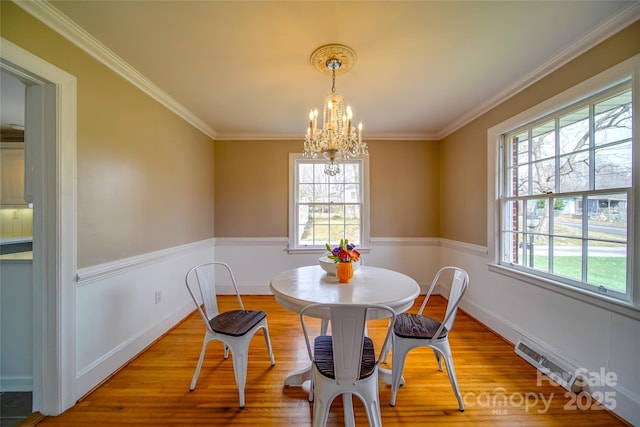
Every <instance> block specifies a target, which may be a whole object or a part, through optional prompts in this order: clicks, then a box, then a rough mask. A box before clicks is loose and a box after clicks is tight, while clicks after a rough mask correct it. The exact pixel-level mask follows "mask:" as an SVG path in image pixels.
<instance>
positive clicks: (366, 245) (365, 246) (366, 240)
mask: <svg viewBox="0 0 640 427" xmlns="http://www.w3.org/2000/svg"><path fill="white" fill-rule="evenodd" d="M298 160H308V159H305V158H304V157H303V156H302V154H301V153H289V195H288V196H289V236H288V239H289V248H288V249H287V250H288V252H289V253H325V252H326V249H323V248H302V247H296V244H295V218H296V203H295V200H294V198H295V183H296V179H295V178H296V169H295V168H296V162H297V161H298ZM359 160H361V161H362V184H363V186H364V187H363V192H362V193H363V194H362V218H361V221H362V243H361V244H360V245H359V246H358V251H360V252H361V253H367V252H368V251H369V249H370V240H371V234H370V230H371V221H370V211H371V209H370V198H369V195H370V190H369V188H370V185H369V156H364V157H363V158H362V159H359Z"/></svg>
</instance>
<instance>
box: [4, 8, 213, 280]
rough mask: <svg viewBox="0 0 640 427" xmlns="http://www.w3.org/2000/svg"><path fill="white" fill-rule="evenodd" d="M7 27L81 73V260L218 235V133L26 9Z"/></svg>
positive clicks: (12, 11) (10, 15)
mask: <svg viewBox="0 0 640 427" xmlns="http://www.w3.org/2000/svg"><path fill="white" fill-rule="evenodd" d="M0 28H1V33H0V34H1V35H2V37H3V38H5V39H7V40H10V41H11V42H13V43H15V44H17V45H18V46H20V47H22V48H23V49H26V50H28V51H30V52H32V53H33V54H35V55H37V56H39V57H40V58H42V59H44V60H45V61H47V62H49V63H51V64H53V65H55V66H57V67H59V68H61V69H63V70H65V71H66V72H68V73H69V74H72V75H74V76H75V77H76V78H77V92H78V95H77V109H78V116H77V120H78V132H77V175H78V178H77V196H78V199H77V203H78V206H77V209H78V210H77V212H78V215H77V222H78V266H79V267H86V266H91V265H95V264H100V263H104V262H107V261H113V260H117V259H121V258H124V257H128V256H133V255H137V254H142V253H146V252H150V251H154V250H159V249H164V248H168V247H172V246H176V245H181V244H186V243H190V242H194V241H198V240H203V239H207V238H211V237H213V206H214V201H213V143H212V141H211V139H210V138H209V137H207V136H206V135H204V134H203V133H201V132H200V131H198V130H196V129H195V128H193V127H192V126H191V125H189V124H188V123H187V122H185V121H184V120H182V119H180V118H179V117H178V116H176V115H175V114H173V113H172V112H171V111H169V110H168V109H166V108H165V107H163V106H162V105H160V104H158V103H157V102H156V101H154V100H153V99H151V98H150V97H149V96H147V95H146V94H144V93H143V92H141V91H140V90H138V89H137V88H135V87H134V86H132V85H131V84H130V83H128V82H127V81H125V80H124V79H122V78H121V77H119V76H118V75H116V74H115V73H113V72H112V71H110V70H109V69H108V68H106V67H105V66H104V65H102V64H100V63H99V62H97V61H95V60H94V59H92V58H91V57H89V56H88V55H87V54H85V53H84V52H82V51H81V50H80V49H78V48H76V47H75V46H74V45H73V44H71V43H70V42H68V41H66V40H65V39H63V38H62V37H61V36H59V35H57V34H56V33H55V32H53V31H51V30H50V29H49V28H48V27H46V26H44V25H43V24H41V23H40V22H39V21H37V20H36V19H34V18H33V17H31V16H30V15H28V14H27V13H25V12H23V11H22V10H21V9H20V8H19V7H17V6H15V5H14V4H13V3H10V2H5V1H3V2H2V16H1V27H0Z"/></svg>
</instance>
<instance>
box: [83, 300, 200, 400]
mask: <svg viewBox="0 0 640 427" xmlns="http://www.w3.org/2000/svg"><path fill="white" fill-rule="evenodd" d="M193 310H194V306H193V303H192V302H191V303H190V304H186V305H184V306H182V307H180V309H178V310H176V311H174V312H173V313H171V314H169V315H168V316H166V317H165V318H163V319H162V320H161V321H160V322H158V323H156V324H155V325H153V326H152V327H151V328H149V329H147V330H145V331H141V332H140V333H139V334H137V335H136V336H134V337H131V339H129V340H128V341H127V342H125V343H123V344H122V345H120V346H118V347H116V348H114V349H112V350H111V351H110V352H108V353H107V354H105V355H103V356H102V357H101V358H100V359H98V360H96V361H95V362H93V363H92V364H91V365H89V366H88V367H86V368H85V369H83V370H82V371H81V372H78V375H77V377H76V392H77V395H78V396H80V397H81V396H83V395H85V394H86V393H88V392H89V391H90V390H92V389H93V388H95V386H96V385H97V384H100V383H101V382H103V381H104V380H105V379H106V378H108V377H109V376H111V375H112V374H114V373H115V372H117V371H118V370H120V369H121V368H122V367H123V366H124V365H126V364H127V363H128V362H129V361H130V360H132V359H133V358H135V357H136V356H137V355H138V354H140V353H141V352H142V351H144V350H145V349H146V348H147V347H148V346H149V344H151V343H153V342H154V341H155V340H157V339H158V337H160V336H162V335H163V334H164V333H165V332H167V331H168V330H170V329H171V328H173V327H174V326H175V325H176V324H178V323H179V322H180V321H182V320H183V319H184V318H185V317H187V316H188V315H189V314H191V312H192V311H193Z"/></svg>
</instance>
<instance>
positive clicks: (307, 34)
mask: <svg viewBox="0 0 640 427" xmlns="http://www.w3.org/2000/svg"><path fill="white" fill-rule="evenodd" d="M49 3H50V5H53V6H54V7H55V8H57V9H58V10H59V11H60V12H62V13H63V14H64V15H66V16H67V17H68V18H70V19H71V20H72V21H73V22H75V24H77V25H78V26H80V27H81V28H82V29H84V30H85V31H86V32H88V33H89V34H91V35H92V36H93V37H94V38H95V39H96V40H98V41H99V42H100V43H101V44H103V45H104V46H106V47H107V48H108V49H109V50H110V51H112V52H113V53H114V54H115V55H117V57H119V58H120V59H121V60H122V61H124V62H125V63H126V64H128V65H129V66H131V67H133V68H134V69H135V70H137V71H138V72H139V73H140V74H141V75H143V76H144V77H145V78H146V79H148V80H149V81H150V82H152V83H153V84H154V85H155V86H157V87H159V88H161V89H162V90H163V91H164V92H166V94H168V96H169V97H170V98H172V99H173V100H175V101H177V103H178V104H180V105H181V106H182V107H184V109H186V111H188V114H192V115H193V116H194V117H196V118H197V119H198V120H199V121H200V122H201V123H203V126H202V127H201V128H202V129H204V130H205V131H206V132H207V133H209V134H210V135H211V136H212V137H215V138H217V139H248V138H251V139H272V138H296V139H298V138H300V139H302V135H303V134H304V132H305V130H306V127H307V117H308V113H309V110H310V109H312V108H319V109H320V108H321V102H322V97H323V96H324V95H325V94H326V93H327V92H329V91H330V89H331V77H330V76H328V75H325V74H322V73H320V72H318V71H316V70H315V69H314V68H313V67H312V65H311V64H310V62H309V57H310V55H311V53H312V52H313V51H314V50H315V49H316V48H317V47H319V46H321V45H324V44H327V43H341V44H346V45H348V46H350V47H351V48H353V49H354V50H355V51H356V53H357V55H358V60H357V63H356V65H355V67H354V68H353V69H352V70H351V71H350V72H348V73H346V74H343V75H339V76H337V78H336V88H337V90H338V92H341V93H342V94H343V95H344V97H345V100H346V102H347V103H349V104H351V106H352V107H353V110H354V121H355V122H358V121H360V120H361V121H363V122H364V132H363V134H364V136H365V138H364V139H381V138H399V139H430V138H441V137H444V136H446V135H447V134H449V133H451V132H452V131H453V130H455V129H457V128H458V127H460V126H462V125H464V124H465V123H467V122H469V121H470V120H472V119H473V118H475V117H477V116H478V115H479V114H480V113H482V112H484V111H486V110H487V109H488V108H490V107H492V106H494V105H496V103H498V102H499V101H501V100H502V99H505V98H506V97H508V96H510V95H513V94H514V93H516V92H517V91H519V90H521V89H523V88H524V87H526V86H527V85H530V84H531V83H533V82H534V81H536V80H538V79H539V78H541V77H542V76H544V75H546V74H548V73H549V72H550V71H552V70H553V69H555V68H557V67H558V66H560V65H562V64H563V63H566V62H567V61H568V60H570V59H571V58H573V57H575V56H576V55H578V54H579V53H581V52H583V51H584V50H586V49H587V48H589V47H592V46H593V45H594V44H596V43H597V42H599V41H601V40H603V39H604V38H606V37H608V36H610V35H611V34H613V33H615V32H617V31H619V30H620V29H621V28H623V27H624V26H626V25H628V24H629V23H631V22H633V21H635V20H637V19H639V18H640V12H639V10H640V8H639V5H640V3H639V2H638V1H609V0H606V1H593V0H589V1H493V2H490V1H350V2H346V1H342V2H333V1H317V2H314V1H170V0H165V1H135V0H128V1H115V0H111V1H57V0H52V1H50V2H49Z"/></svg>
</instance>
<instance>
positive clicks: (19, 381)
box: [0, 377, 33, 393]
mask: <svg viewBox="0 0 640 427" xmlns="http://www.w3.org/2000/svg"><path fill="white" fill-rule="evenodd" d="M32 390H33V377H2V378H0V392H3V393H4V392H9V391H32Z"/></svg>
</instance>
